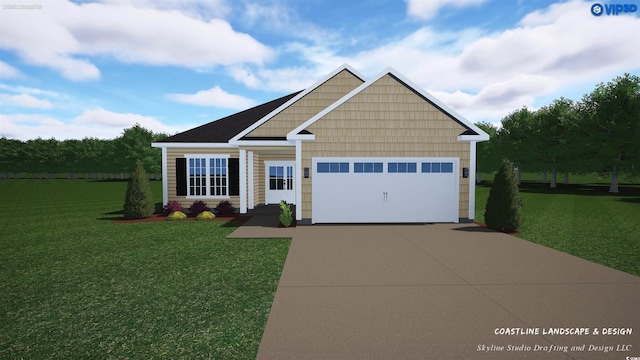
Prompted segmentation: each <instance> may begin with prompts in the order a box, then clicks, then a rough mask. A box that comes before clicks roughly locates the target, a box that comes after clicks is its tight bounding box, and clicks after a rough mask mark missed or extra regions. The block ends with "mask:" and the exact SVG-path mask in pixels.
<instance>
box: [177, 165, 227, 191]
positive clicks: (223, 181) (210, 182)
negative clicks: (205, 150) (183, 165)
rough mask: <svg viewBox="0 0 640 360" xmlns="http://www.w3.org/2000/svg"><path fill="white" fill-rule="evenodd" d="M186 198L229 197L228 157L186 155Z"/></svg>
mask: <svg viewBox="0 0 640 360" xmlns="http://www.w3.org/2000/svg"><path fill="white" fill-rule="evenodd" d="M185 157H186V158H187V184H188V185H187V196H190V197H229V156H228V155H186V156H185Z"/></svg>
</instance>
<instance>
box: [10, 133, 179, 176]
mask: <svg viewBox="0 0 640 360" xmlns="http://www.w3.org/2000/svg"><path fill="white" fill-rule="evenodd" d="M165 137H167V135H166V134H162V133H154V132H152V131H150V130H147V129H145V128H143V127H141V126H140V125H138V124H136V125H134V126H132V127H130V128H128V129H125V130H124V131H123V133H122V135H121V136H119V137H117V138H115V139H112V140H102V139H96V138H84V139H82V140H64V141H59V140H56V139H41V138H38V139H35V140H27V141H20V140H13V139H7V138H5V137H2V138H0V172H7V173H8V172H11V173H96V172H101V173H131V172H132V171H133V168H134V165H135V163H136V160H140V161H142V163H143V164H144V168H145V170H146V171H147V172H148V173H150V174H160V173H161V172H162V170H161V166H162V165H161V163H162V152H161V150H160V149H157V148H153V147H151V143H152V142H155V141H158V140H162V139H164V138H165Z"/></svg>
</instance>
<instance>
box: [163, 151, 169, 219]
mask: <svg viewBox="0 0 640 360" xmlns="http://www.w3.org/2000/svg"><path fill="white" fill-rule="evenodd" d="M167 166H168V164H167V148H166V147H163V148H162V206H164V205H166V204H167V203H168V202H169V183H168V181H169V176H168V175H167V171H168V170H167Z"/></svg>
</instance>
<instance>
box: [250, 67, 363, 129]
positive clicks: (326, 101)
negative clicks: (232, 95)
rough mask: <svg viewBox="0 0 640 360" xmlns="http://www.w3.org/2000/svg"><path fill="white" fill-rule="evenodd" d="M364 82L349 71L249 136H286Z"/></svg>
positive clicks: (319, 88)
mask: <svg viewBox="0 0 640 360" xmlns="http://www.w3.org/2000/svg"><path fill="white" fill-rule="evenodd" d="M362 83H363V81H362V80H361V79H359V78H358V77H356V76H355V75H354V74H352V73H351V72H349V71H347V70H342V71H341V72H339V73H338V74H336V75H335V76H333V77H332V78H331V79H329V80H327V81H326V82H324V83H323V84H322V85H320V86H318V87H317V88H316V89H314V90H313V91H311V92H310V93H308V94H307V95H305V96H304V97H303V98H302V99H300V100H298V101H296V102H295V103H294V104H292V105H291V106H289V107H288V108H286V109H284V110H283V111H281V112H280V113H279V114H277V115H275V116H274V117H273V118H271V119H269V121H267V122H265V123H264V124H262V125H260V126H259V127H258V128H256V129H255V130H253V131H251V132H250V133H249V134H247V137H252V136H286V135H287V133H288V132H289V131H291V130H292V129H295V128H296V127H297V126H299V125H300V124H302V123H303V122H305V121H307V120H309V119H310V118H311V117H313V116H314V115H315V114H317V113H319V112H320V111H322V110H323V109H325V108H326V107H327V106H329V105H331V104H333V103H334V102H335V101H336V100H338V99H340V98H341V97H343V96H344V95H346V94H348V93H349V92H350V91H351V90H353V89H355V88H356V87H358V86H360V85H362Z"/></svg>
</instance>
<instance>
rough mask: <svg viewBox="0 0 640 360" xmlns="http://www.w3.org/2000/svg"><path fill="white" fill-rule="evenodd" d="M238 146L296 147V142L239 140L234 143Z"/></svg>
mask: <svg viewBox="0 0 640 360" xmlns="http://www.w3.org/2000/svg"><path fill="white" fill-rule="evenodd" d="M233 145H234V147H236V146H292V147H293V146H295V145H296V143H295V141H289V140H239V141H235V142H234V143H233Z"/></svg>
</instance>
